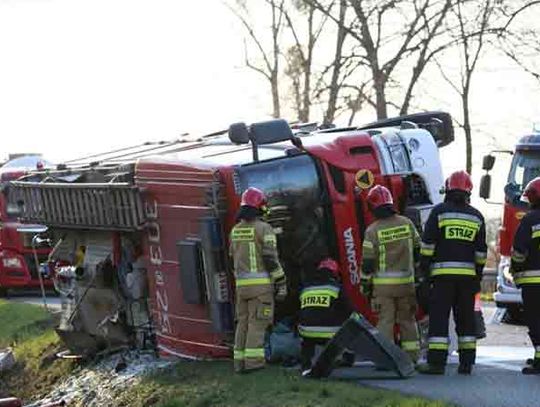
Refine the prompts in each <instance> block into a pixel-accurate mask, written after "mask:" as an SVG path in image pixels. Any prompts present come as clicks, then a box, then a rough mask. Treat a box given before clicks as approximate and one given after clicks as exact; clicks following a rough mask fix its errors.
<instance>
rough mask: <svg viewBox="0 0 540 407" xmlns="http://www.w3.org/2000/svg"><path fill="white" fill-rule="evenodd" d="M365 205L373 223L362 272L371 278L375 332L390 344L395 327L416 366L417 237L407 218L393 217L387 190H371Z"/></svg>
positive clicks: (366, 236)
mask: <svg viewBox="0 0 540 407" xmlns="http://www.w3.org/2000/svg"><path fill="white" fill-rule="evenodd" d="M367 202H368V205H369V208H370V210H371V211H372V212H373V214H374V216H375V218H376V220H375V221H374V222H373V223H372V224H371V225H369V227H368V228H367V229H366V233H365V237H364V242H363V256H362V258H363V264H362V271H363V272H364V274H366V275H371V276H372V281H373V308H374V309H375V311H376V312H377V313H378V315H379V322H378V325H377V328H378V329H379V331H380V332H381V333H382V334H383V335H385V336H386V337H387V338H388V339H390V340H391V341H393V340H394V326H395V325H396V324H398V325H399V327H400V338H399V339H400V343H401V348H402V349H403V350H404V351H405V352H407V353H408V354H409V355H410V356H411V359H412V360H413V361H415V362H416V360H417V359H418V353H419V350H420V346H419V342H418V330H417V327H416V319H415V314H416V291H415V286H414V268H415V262H416V259H417V258H418V255H419V249H420V236H419V235H418V232H417V230H416V227H415V226H414V224H413V223H412V221H411V220H410V219H409V218H406V217H404V216H401V215H398V214H397V213H396V211H395V210H394V206H393V205H394V201H393V199H392V194H391V193H390V191H389V190H388V189H387V188H386V187H384V186H382V185H377V186H375V187H373V188H372V189H371V190H370V191H369V193H368V196H367Z"/></svg>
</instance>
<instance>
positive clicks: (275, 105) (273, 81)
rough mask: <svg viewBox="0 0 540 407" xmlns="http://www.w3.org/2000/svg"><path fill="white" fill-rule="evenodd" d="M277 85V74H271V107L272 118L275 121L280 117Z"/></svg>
mask: <svg viewBox="0 0 540 407" xmlns="http://www.w3.org/2000/svg"><path fill="white" fill-rule="evenodd" d="M278 85H279V83H278V76H277V72H272V76H271V79H270V86H271V89H272V106H273V109H274V111H273V113H272V117H274V118H275V119H278V118H279V117H280V116H281V112H280V104H279V86H278Z"/></svg>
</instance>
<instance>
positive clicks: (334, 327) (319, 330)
mask: <svg viewBox="0 0 540 407" xmlns="http://www.w3.org/2000/svg"><path fill="white" fill-rule="evenodd" d="M351 312H352V309H351V307H350V305H349V302H348V300H347V298H346V297H345V294H344V292H343V290H342V289H341V285H340V284H339V283H338V282H337V281H336V280H335V279H334V278H333V277H331V278H324V279H322V278H320V279H312V280H310V281H307V282H305V283H304V285H303V287H302V290H301V291H300V321H299V325H298V331H299V333H300V336H302V337H304V338H313V339H329V338H332V337H333V336H334V335H335V333H336V332H337V331H339V329H340V328H341V325H343V323H344V322H345V320H346V319H347V318H348V317H349V316H350V314H351Z"/></svg>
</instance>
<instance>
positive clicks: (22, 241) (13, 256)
mask: <svg viewBox="0 0 540 407" xmlns="http://www.w3.org/2000/svg"><path fill="white" fill-rule="evenodd" d="M29 160H30V162H34V161H36V162H41V159H39V158H37V157H36V159H35V160H32V159H31V158H30V157H22V158H19V159H15V160H12V161H8V162H7V163H6V164H4V165H3V166H2V167H0V185H2V186H3V187H5V186H6V185H7V184H8V183H9V181H12V180H15V179H18V178H20V177H22V176H24V175H25V174H26V173H27V171H28V170H29V168H26V167H22V166H21V165H22V164H25V165H26V166H27V165H28V163H29ZM35 168H36V166H35V165H34V167H33V168H31V169H32V170H34V169H35ZM0 222H1V226H0V294H3V295H5V294H6V293H7V290H8V289H19V288H31V289H35V288H39V287H40V282H39V277H38V272H39V266H38V265H37V264H36V261H35V257H34V248H33V245H32V239H33V237H34V232H33V231H32V230H33V229H35V228H29V226H31V225H28V224H22V223H20V222H19V221H18V220H17V217H16V216H14V215H13V214H12V213H11V211H10V208H9V207H8V204H7V201H6V198H5V195H4V194H0ZM49 252H50V247H46V246H42V245H41V246H40V245H38V247H36V253H37V256H38V261H39V262H40V263H41V262H44V261H45V260H46V259H47V257H48V253H49ZM44 277H47V276H44ZM44 284H45V286H46V287H52V281H51V280H50V279H48V278H45V279H44Z"/></svg>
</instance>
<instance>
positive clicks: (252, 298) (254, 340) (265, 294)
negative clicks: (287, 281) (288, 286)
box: [234, 284, 274, 372]
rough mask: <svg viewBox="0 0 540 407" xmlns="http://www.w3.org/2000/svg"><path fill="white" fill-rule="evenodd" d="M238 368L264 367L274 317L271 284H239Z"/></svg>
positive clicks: (237, 320) (235, 363)
mask: <svg viewBox="0 0 540 407" xmlns="http://www.w3.org/2000/svg"><path fill="white" fill-rule="evenodd" d="M235 311H236V312H235V313H236V333H235V338H234V370H235V371H236V372H241V371H243V370H250V369H257V368H260V367H263V366H264V363H265V359H264V335H265V333H266V329H267V328H268V326H269V325H270V324H272V321H273V318H274V291H273V287H272V285H270V284H265V285H254V286H247V287H237V289H236V310H235Z"/></svg>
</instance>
